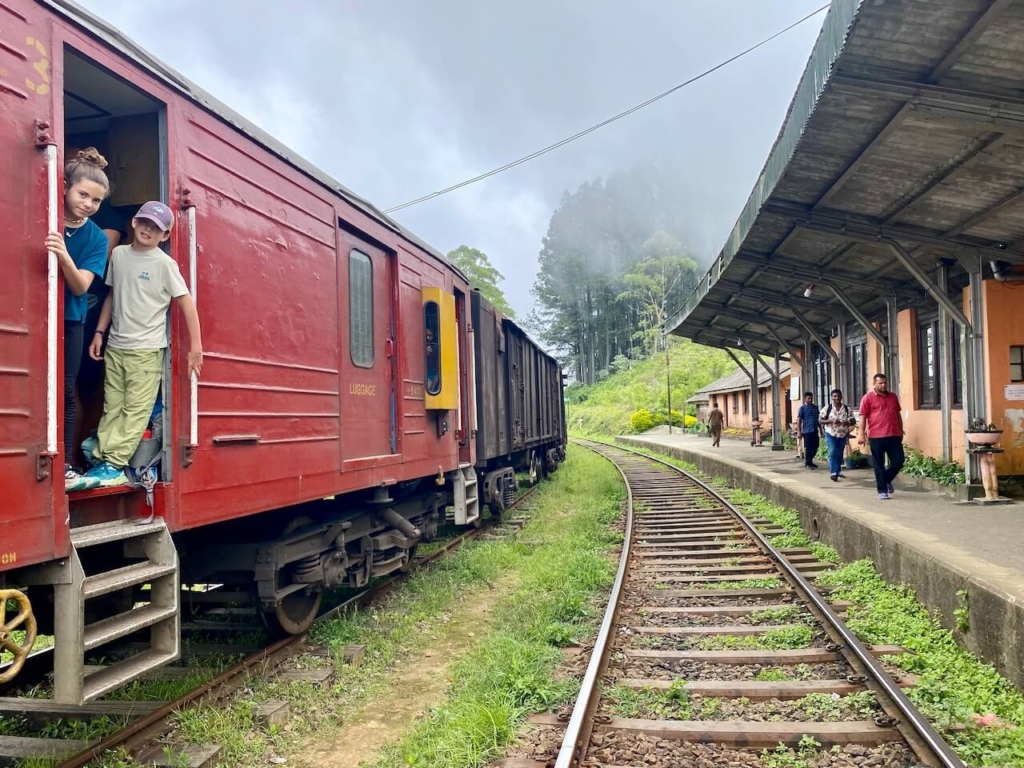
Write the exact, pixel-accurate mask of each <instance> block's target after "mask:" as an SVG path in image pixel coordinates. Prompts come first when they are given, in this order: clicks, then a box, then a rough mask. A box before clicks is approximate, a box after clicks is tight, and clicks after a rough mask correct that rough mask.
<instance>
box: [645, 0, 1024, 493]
mask: <svg viewBox="0 0 1024 768" xmlns="http://www.w3.org/2000/svg"><path fill="white" fill-rule="evenodd" d="M665 329H666V331H667V332H669V333H673V334H676V335H679V336H684V337H687V338H691V339H693V340H695V341H696V342H698V343H700V344H705V345H708V346H713V347H719V348H725V349H731V350H742V351H744V352H748V353H750V355H752V366H751V368H752V369H751V370H748V371H747V372H746V373H747V374H748V375H749V376H748V379H747V380H748V382H751V386H750V388H751V390H752V392H755V393H756V392H757V391H759V390H760V389H761V385H760V382H761V381H762V379H763V376H764V372H765V371H769V372H770V374H771V375H770V378H771V380H772V396H771V397H770V398H769V399H768V401H767V402H763V401H761V399H760V398H759V397H758V396H757V395H756V394H755V395H752V396H751V399H750V402H751V404H752V407H754V408H757V407H760V408H762V409H764V410H766V411H770V412H771V416H769V418H770V419H771V420H772V421H773V423H774V424H776V425H779V427H778V428H776V429H775V431H774V439H775V442H776V443H777V444H779V445H781V429H782V425H784V424H786V423H787V421H788V420H787V419H786V417H785V416H784V414H785V409H786V407H787V406H786V402H785V401H786V400H787V399H789V400H790V401H791V405H790V406H789V407H790V409H791V411H793V409H795V407H796V405H795V403H796V402H797V401H799V400H800V397H801V395H802V393H803V391H805V390H810V391H812V392H814V393H815V397H816V400H817V402H819V403H826V402H827V401H828V392H829V391H830V390H831V389H832V388H833V387H838V388H840V389H842V390H843V391H844V393H845V395H846V398H845V399H846V401H847V402H848V403H850V404H851V405H855V404H856V403H858V402H859V399H860V397H861V395H863V394H864V392H866V391H867V390H868V389H869V388H870V386H871V377H872V375H873V374H874V373H876V372H881V373H885V374H886V375H887V376H888V378H889V382H890V388H891V389H892V390H893V391H895V392H897V393H898V394H899V396H900V401H901V404H902V407H903V415H904V423H905V426H906V443H907V444H908V445H909V446H911V447H914V448H917V449H919V450H921V451H923V452H924V453H926V454H928V455H931V456H934V457H936V458H940V459H943V460H945V461H957V462H959V463H961V464H965V463H966V465H967V467H968V472H969V474H970V478H971V482H972V484H973V483H977V482H978V481H979V475H980V469H979V462H978V457H977V455H976V454H975V453H974V452H972V451H971V450H970V446H969V444H968V443H967V441H966V440H965V434H964V433H965V428H966V426H967V425H970V424H972V423H973V422H974V420H976V419H980V420H981V421H982V422H984V423H985V424H994V425H995V426H996V427H997V428H998V429H1001V430H1002V431H1003V433H1002V435H1001V436H1000V439H999V442H998V443H997V447H998V448H999V449H1001V450H1002V452H1001V453H998V454H997V455H996V468H997V471H998V473H999V475H1000V476H1001V477H1012V476H1017V477H1019V476H1022V475H1024V2H1021V1H1020V0H960V1H959V2H956V3H949V2H947V1H941V0H912V1H911V0H890V1H889V2H884V3H882V2H869V1H868V0H863V1H861V0H833V2H832V4H831V7H830V9H829V12H828V15H827V18H826V20H825V22H824V25H823V28H822V30H821V33H820V35H819V37H818V40H817V42H816V44H815V47H814V49H813V51H812V53H811V56H810V59H809V61H808V63H807V66H806V69H805V71H804V73H803V76H802V78H801V80H800V83H799V86H798V87H797V90H796V93H795V94H794V96H793V99H792V102H791V104H790V107H789V111H788V113H787V116H786V118H785V121H784V124H783V126H782V130H781V132H780V133H779V135H778V137H777V139H776V141H775V144H774V146H773V148H772V150H771V153H770V155H769V157H768V160H767V162H766V163H765V166H764V169H763V171H762V172H761V174H760V176H759V177H758V179H757V182H756V184H755V185H754V189H753V191H752V192H751V194H750V197H749V199H748V200H747V203H746V205H745V206H744V208H743V210H742V212H741V213H740V216H739V219H738V220H737V222H736V224H735V226H734V228H733V230H732V232H731V233H730V235H729V238H728V241H727V243H726V244H725V247H724V248H723V249H722V250H721V252H720V253H719V255H718V257H717V258H716V259H715V261H714V263H713V264H712V265H711V268H710V270H709V271H708V273H707V274H706V275H705V276H704V277H703V279H702V280H701V282H700V284H699V286H698V288H697V289H696V291H695V292H694V293H693V294H692V296H691V297H690V298H689V300H688V301H687V303H686V304H685V306H683V307H681V308H680V309H679V310H678V311H677V312H676V313H675V314H674V315H673V316H671V317H670V318H669V320H668V321H667V322H666V325H665ZM784 366H789V367H790V369H791V379H790V381H789V385H788V387H787V386H785V385H783V384H782V382H781V381H780V379H781V376H776V375H775V374H776V371H778V372H779V373H781V371H782V369H783V367H784ZM729 415H730V416H733V414H729ZM763 416H764V414H763V413H762V412H758V413H751V414H750V416H749V418H751V419H752V418H755V417H763Z"/></svg>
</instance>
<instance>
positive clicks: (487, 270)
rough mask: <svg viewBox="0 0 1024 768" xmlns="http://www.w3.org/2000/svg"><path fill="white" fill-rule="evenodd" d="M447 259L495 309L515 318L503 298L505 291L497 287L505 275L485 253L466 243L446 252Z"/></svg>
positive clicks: (514, 314)
mask: <svg viewBox="0 0 1024 768" xmlns="http://www.w3.org/2000/svg"><path fill="white" fill-rule="evenodd" d="M448 261H450V262H451V263H452V264H453V265H454V266H455V267H457V268H458V269H459V270H461V271H462V273H463V274H464V275H465V276H466V277H468V278H469V284H470V285H471V286H473V287H474V288H479V289H480V293H482V294H483V296H484V298H485V299H487V300H488V301H489V302H491V304H492V305H494V308H495V309H497V310H498V311H499V312H501V314H503V315H504V316H505V317H510V318H512V319H513V320H514V319H515V316H516V313H515V311H514V310H513V309H512V307H510V306H509V303H508V300H506V299H505V293H504V292H503V291H502V290H501V288H500V287H498V284H499V283H501V282H503V281H504V280H505V276H504V275H503V274H501V272H499V271H498V268H497V267H495V266H494V265H493V264H491V260H490V259H489V258H487V254H486V253H484V252H483V251H481V250H479V249H477V248H470V247H469V246H468V245H460V246H459V247H458V248H456V249H455V250H454V251H449V252H448Z"/></svg>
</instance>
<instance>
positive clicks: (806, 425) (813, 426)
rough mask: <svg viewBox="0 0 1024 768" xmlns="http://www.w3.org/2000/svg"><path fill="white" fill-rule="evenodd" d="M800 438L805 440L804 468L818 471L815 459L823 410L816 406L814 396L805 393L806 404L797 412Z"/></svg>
mask: <svg viewBox="0 0 1024 768" xmlns="http://www.w3.org/2000/svg"><path fill="white" fill-rule="evenodd" d="M796 420H797V422H798V423H799V424H800V436H801V437H802V438H803V440H804V468H805V469H817V468H818V465H817V464H815V463H814V457H815V456H816V455H817V454H818V445H819V444H820V436H821V410H820V409H819V408H818V406H816V405H815V404H814V395H813V394H811V393H810V392H804V404H803V405H801V406H800V409H799V410H798V411H797V412H796Z"/></svg>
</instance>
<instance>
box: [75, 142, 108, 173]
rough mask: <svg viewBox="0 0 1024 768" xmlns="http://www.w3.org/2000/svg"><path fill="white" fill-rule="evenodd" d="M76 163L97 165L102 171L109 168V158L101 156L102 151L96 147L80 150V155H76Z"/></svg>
mask: <svg viewBox="0 0 1024 768" xmlns="http://www.w3.org/2000/svg"><path fill="white" fill-rule="evenodd" d="M75 161H76V162H82V163H89V165H95V166H96V167H97V168H99V169H100V170H103V169H104V168H106V167H107V158H105V157H104V156H103V155H101V154H100V151H99V150H98V149H96V147H86V148H85V149H80V150H79V151H78V154H77V155H75Z"/></svg>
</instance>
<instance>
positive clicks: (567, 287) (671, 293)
mask: <svg viewBox="0 0 1024 768" xmlns="http://www.w3.org/2000/svg"><path fill="white" fill-rule="evenodd" d="M675 218H676V216H675V214H674V212H673V210H672V205H671V202H670V200H669V197H668V196H666V195H664V194H663V189H662V186H661V185H660V184H659V182H658V179H657V174H655V173H651V172H649V171H647V170H645V169H643V168H636V169H633V170H631V171H626V172H621V173H616V174H613V175H611V176H609V177H608V179H606V180H604V179H598V180H596V181H592V182H586V183H584V184H582V185H580V187H579V188H578V189H577V190H576V191H575V192H571V193H570V192H566V193H565V195H564V196H563V198H562V201H561V203H560V204H559V206H558V208H557V209H556V210H555V212H554V213H553V214H552V216H551V221H550V223H549V225H548V231H547V235H546V236H545V237H544V241H543V245H542V248H541V251H540V258H539V271H538V274H537V278H536V281H535V283H534V286H533V289H532V292H533V296H534V298H535V299H536V306H535V308H534V312H533V313H532V314H531V317H530V318H529V321H528V322H529V324H530V325H531V327H532V328H533V329H534V330H536V331H537V332H538V333H539V334H540V337H541V339H542V341H544V342H545V343H546V344H547V345H548V346H549V348H550V349H551V350H552V351H553V352H554V354H555V355H556V356H558V357H559V358H560V359H561V360H562V361H563V363H564V364H565V365H566V368H567V369H569V370H571V371H572V372H573V375H574V377H575V379H576V381H579V382H582V383H585V384H593V383H594V382H596V381H597V380H598V379H599V378H600V376H601V374H602V373H603V372H607V371H609V370H610V369H611V368H612V367H613V364H616V365H621V364H622V360H621V358H627V359H637V358H640V357H646V356H647V355H649V354H651V353H652V352H655V351H658V350H660V349H664V343H665V341H664V339H663V338H662V336H661V326H662V324H663V323H664V321H665V319H666V317H667V316H668V314H669V313H671V312H672V311H674V310H675V309H676V308H678V307H679V306H680V305H681V304H682V303H683V302H684V301H685V300H686V298H687V297H688V296H689V295H690V293H691V292H692V291H693V289H694V288H695V287H696V285H697V281H698V279H699V266H698V264H697V261H696V260H695V259H694V258H693V257H692V256H691V255H690V253H689V252H688V251H687V249H686V247H685V246H684V245H683V243H682V242H681V240H680V237H679V234H678V232H677V231H675V230H674V227H673V222H674V221H675ZM617 359H618V360H617Z"/></svg>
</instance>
